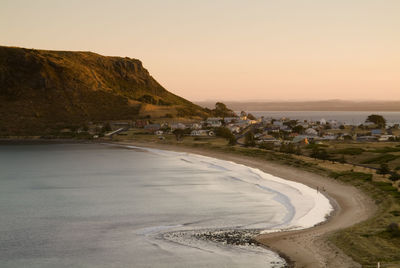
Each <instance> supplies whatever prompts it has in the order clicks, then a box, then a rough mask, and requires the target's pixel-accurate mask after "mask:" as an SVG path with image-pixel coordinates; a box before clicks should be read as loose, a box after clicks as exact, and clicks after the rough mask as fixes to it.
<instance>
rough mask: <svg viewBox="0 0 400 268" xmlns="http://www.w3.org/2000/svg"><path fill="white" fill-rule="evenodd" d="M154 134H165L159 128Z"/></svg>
mask: <svg viewBox="0 0 400 268" xmlns="http://www.w3.org/2000/svg"><path fill="white" fill-rule="evenodd" d="M154 134H156V135H157V136H161V135H162V134H164V131H162V130H157V131H156V132H154Z"/></svg>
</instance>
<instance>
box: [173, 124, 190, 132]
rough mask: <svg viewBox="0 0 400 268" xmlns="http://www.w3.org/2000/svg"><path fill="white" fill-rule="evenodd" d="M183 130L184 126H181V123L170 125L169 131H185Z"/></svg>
mask: <svg viewBox="0 0 400 268" xmlns="http://www.w3.org/2000/svg"><path fill="white" fill-rule="evenodd" d="M185 128H186V125H185V124H182V123H174V124H171V130H172V131H173V130H175V129H185Z"/></svg>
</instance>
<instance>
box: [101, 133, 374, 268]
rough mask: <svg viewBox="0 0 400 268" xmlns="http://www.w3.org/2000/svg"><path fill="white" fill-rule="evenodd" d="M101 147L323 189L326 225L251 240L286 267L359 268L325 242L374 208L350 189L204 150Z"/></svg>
mask: <svg viewBox="0 0 400 268" xmlns="http://www.w3.org/2000/svg"><path fill="white" fill-rule="evenodd" d="M104 143H107V144H111V145H131V146H138V147H147V148H154V149H161V150H169V151H176V152H186V153H193V154H198V155H203V156H208V157H213V158H217V159H221V160H226V161H232V162H234V163H237V164H242V165H246V166H249V167H252V168H257V169H260V170H261V171H263V172H265V173H268V174H271V175H274V176H277V177H279V178H282V179H285V180H289V181H294V182H299V183H302V184H305V185H307V186H309V187H311V188H314V189H317V187H318V188H320V189H322V188H325V192H321V193H322V194H324V195H325V196H326V197H327V198H328V199H329V201H330V203H331V205H332V207H333V208H334V210H333V211H332V212H331V213H330V215H329V217H327V219H326V221H324V222H322V223H320V224H317V225H315V226H313V227H310V228H306V229H300V230H294V231H279V232H273V233H266V234H260V235H259V236H257V237H256V238H255V240H256V241H257V242H259V243H260V244H261V245H262V246H263V247H265V248H267V249H270V250H272V251H274V252H276V253H277V254H279V256H281V257H282V258H283V259H285V260H286V262H287V265H288V267H310V268H311V267H312V268H314V267H361V266H360V265H359V264H358V263H355V262H354V261H353V260H352V259H351V258H350V257H348V256H347V255H345V254H344V253H343V252H342V251H341V250H339V249H338V248H336V247H335V246H334V245H332V244H331V243H330V242H329V241H328V240H327V239H326V238H327V236H328V235H329V234H330V233H332V232H334V231H337V230H340V229H343V228H346V227H350V226H352V225H355V224H356V223H359V222H362V221H364V220H366V219H368V218H370V217H371V216H372V215H374V213H375V211H376V208H377V207H376V205H375V204H374V202H373V201H372V199H371V198H369V197H368V196H367V195H365V194H364V193H362V192H361V191H360V190H358V189H357V188H355V187H353V186H350V185H347V184H344V183H342V182H339V181H336V180H334V179H331V178H328V177H323V176H321V175H318V174H315V173H310V172H307V171H303V170H300V169H296V168H293V167H289V166H284V165H282V164H277V163H274V162H268V161H265V160H262V159H257V158H251V157H247V156H237V155H230V154H227V153H222V152H216V151H212V150H208V149H204V148H203V149H201V148H190V147H184V146H179V145H170V144H159V143H149V142H137V141H121V142H109V141H104Z"/></svg>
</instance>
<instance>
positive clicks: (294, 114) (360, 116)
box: [236, 111, 400, 125]
mask: <svg viewBox="0 0 400 268" xmlns="http://www.w3.org/2000/svg"><path fill="white" fill-rule="evenodd" d="M248 112H249V113H252V114H253V115H255V116H256V117H261V116H264V117H272V118H275V119H279V118H282V117H286V118H291V119H297V120H308V121H319V120H321V119H322V118H324V119H325V120H337V121H339V122H341V123H346V124H352V125H358V124H362V123H364V122H365V119H367V117H368V115H371V114H379V115H382V116H383V117H384V118H385V119H386V120H387V123H388V124H400V112H376V111H361V112H360V111H248ZM236 113H238V114H240V112H236Z"/></svg>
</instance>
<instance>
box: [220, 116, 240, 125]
mask: <svg viewBox="0 0 400 268" xmlns="http://www.w3.org/2000/svg"><path fill="white" fill-rule="evenodd" d="M237 121H239V117H225V118H224V122H225V123H226V124H229V123H234V122H237Z"/></svg>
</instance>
